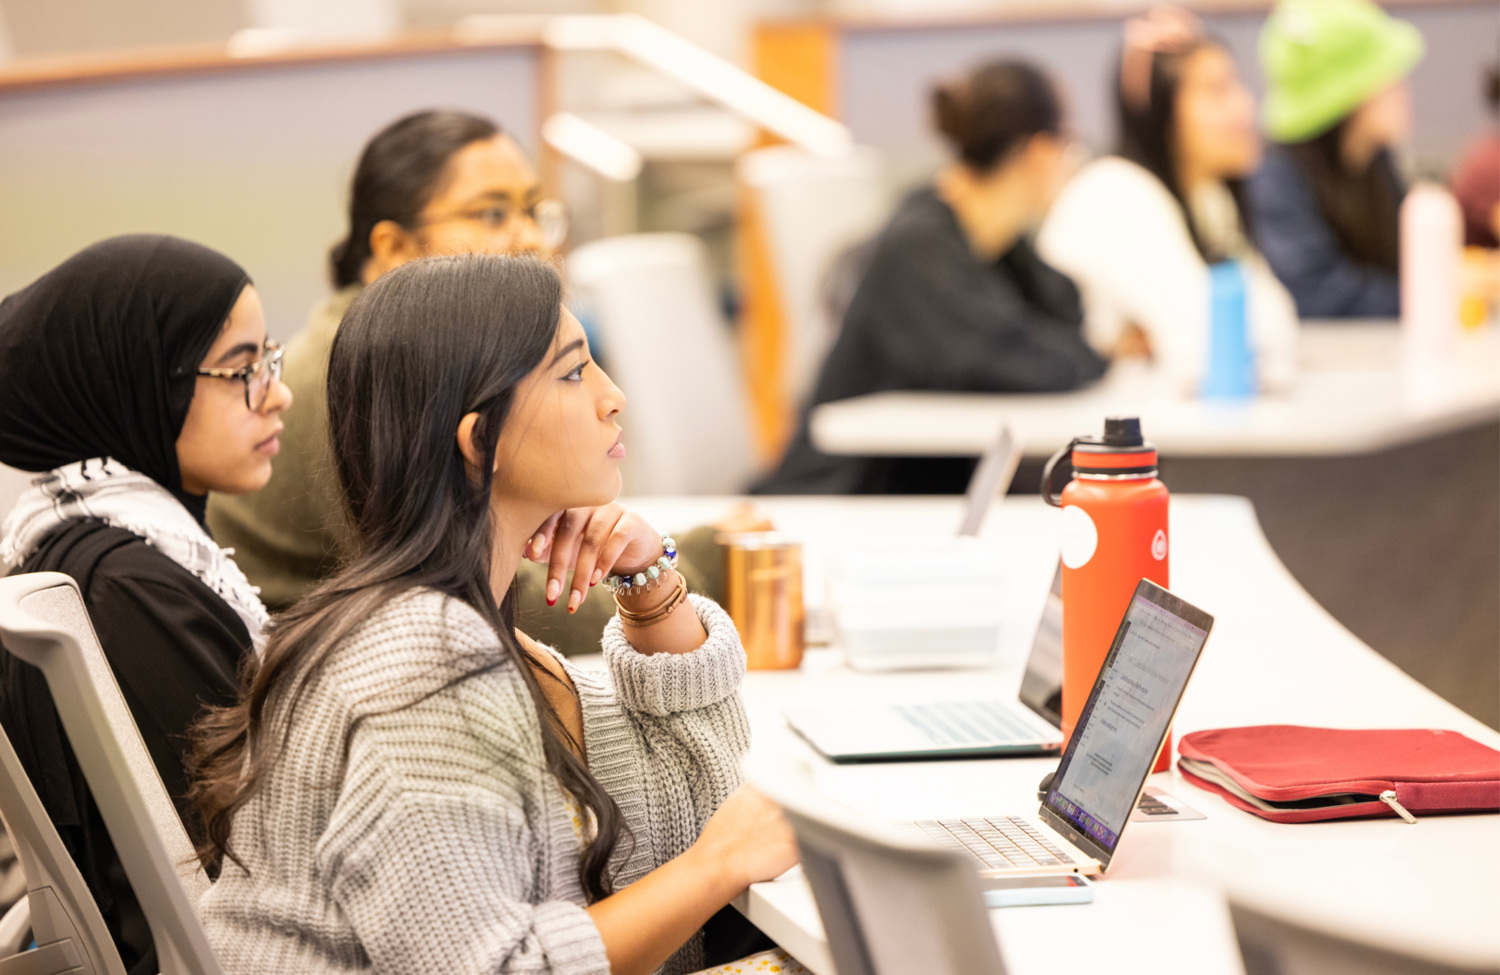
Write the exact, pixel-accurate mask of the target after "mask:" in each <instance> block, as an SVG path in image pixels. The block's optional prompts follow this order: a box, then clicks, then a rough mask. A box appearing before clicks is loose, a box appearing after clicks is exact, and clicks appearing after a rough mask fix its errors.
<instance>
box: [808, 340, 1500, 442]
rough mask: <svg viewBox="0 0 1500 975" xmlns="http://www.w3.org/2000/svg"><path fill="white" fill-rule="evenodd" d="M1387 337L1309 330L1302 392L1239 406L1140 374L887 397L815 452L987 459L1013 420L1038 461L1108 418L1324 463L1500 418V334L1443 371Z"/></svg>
mask: <svg viewBox="0 0 1500 975" xmlns="http://www.w3.org/2000/svg"><path fill="white" fill-rule="evenodd" d="M1400 340H1401V336H1400V334H1399V332H1398V330H1397V329H1396V327H1395V326H1394V325H1392V324H1358V325H1304V326H1303V329H1302V344H1301V353H1300V358H1301V360H1302V367H1301V372H1300V375H1299V377H1298V379H1297V382H1296V384H1295V386H1294V387H1293V388H1292V389H1290V390H1288V391H1287V392H1285V393H1283V394H1280V395H1274V396H1261V397H1257V398H1255V399H1252V400H1248V401H1245V402H1242V403H1233V402H1212V401H1206V400H1201V399H1190V398H1186V397H1184V396H1182V395H1181V394H1180V393H1179V391H1177V390H1176V389H1173V388H1172V387H1171V386H1170V385H1169V384H1166V383H1164V382H1163V381H1162V380H1161V378H1160V376H1158V375H1157V374H1156V373H1155V372H1154V371H1153V370H1151V369H1149V368H1146V367H1144V366H1142V365H1140V364H1132V363H1122V364H1120V365H1117V366H1115V367H1113V368H1112V369H1111V370H1110V371H1109V373H1108V374H1107V375H1106V376H1105V377H1104V379H1103V380H1102V381H1101V382H1099V383H1098V384H1097V385H1095V386H1092V387H1089V388H1088V389H1084V390H1080V391H1078V392H1074V393H1046V394H990V393H930V392H891V393H876V394H873V395H870V396H860V397H856V398H854V399H847V400H841V401H839V402H836V403H826V404H824V405H822V406H819V407H817V408H816V409H815V410H814V411H813V414H812V418H811V432H812V438H813V443H814V444H816V445H817V447H818V449H819V450H822V451H824V452H825V453H830V454H851V455H856V456H965V455H977V454H979V453H982V452H983V451H984V449H985V448H986V447H988V446H989V444H990V443H991V442H992V441H993V440H994V439H995V436H996V433H997V432H998V431H999V429H1000V424H1001V422H1002V421H1009V422H1010V423H1011V425H1012V427H1013V428H1014V429H1015V431H1016V432H1017V434H1018V435H1019V436H1020V438H1021V442H1022V443H1023V444H1024V445H1025V446H1026V450H1027V453H1029V454H1042V455H1046V454H1050V453H1052V452H1053V451H1054V450H1057V449H1059V448H1061V447H1063V446H1064V445H1066V444H1067V443H1068V441H1069V440H1070V439H1071V438H1072V437H1075V436H1079V435H1085V434H1087V435H1093V436H1098V435H1099V433H1100V432H1101V430H1102V426H1103V418H1104V417H1105V416H1106V415H1108V414H1112V413H1127V414H1134V415H1139V416H1140V417H1141V425H1142V429H1143V430H1144V431H1145V434H1146V439H1148V440H1150V441H1151V442H1152V443H1154V444H1156V446H1157V447H1158V448H1160V450H1161V452H1162V453H1163V454H1164V455H1173V456H1212V457H1231V456H1298V455H1304V456H1305V455H1314V456H1326V455H1337V454H1356V453H1366V452H1372V451H1376V450H1383V449H1387V448H1390V447H1397V446H1401V445H1403V444H1407V443H1411V442H1414V441H1417V440H1422V439H1426V438H1430V437H1434V436H1438V435H1440V434H1443V433H1450V432H1453V431H1455V430H1460V429H1463V428H1465V427H1468V426H1472V425H1475V424H1478V423H1482V422H1486V421H1494V420H1495V419H1497V418H1500V333H1497V331H1496V329H1495V328H1494V327H1493V326H1491V327H1488V328H1486V329H1483V330H1481V331H1479V332H1477V333H1471V334H1466V335H1464V336H1462V337H1461V341H1460V343H1459V346H1458V348H1457V349H1456V351H1455V353H1454V355H1453V356H1452V357H1451V358H1449V359H1446V360H1444V361H1436V362H1425V363H1421V364H1413V363H1411V362H1409V361H1403V358H1402V356H1401V341H1400Z"/></svg>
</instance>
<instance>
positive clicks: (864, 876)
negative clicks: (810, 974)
mask: <svg viewBox="0 0 1500 975" xmlns="http://www.w3.org/2000/svg"><path fill="white" fill-rule="evenodd" d="M749 772H750V781H751V783H752V784H753V785H754V786H755V787H756V788H758V789H760V790H761V791H762V792H764V793H765V794H766V795H767V796H769V797H770V798H771V799H772V800H773V801H775V802H776V803H777V804H778V805H780V806H781V808H782V811H783V812H785V814H786V817H787V820H788V821H789V822H790V823H791V825H792V829H793V830H795V831H796V834H797V846H798V847H799V848H800V849H801V851H802V870H803V873H805V874H806V875H807V882H808V884H809V885H810V886H811V887H812V892H813V899H814V900H815V901H816V902H817V905H818V914H819V915H820V916H821V917H822V919H823V930H824V932H825V933H826V934H827V936H828V948H829V951H830V953H831V954H832V955H833V964H834V967H835V968H837V969H838V972H839V975H902V973H906V972H922V973H923V975H1004V973H1005V964H1004V962H1003V961H1001V957H1000V948H999V945H998V943H997V942H996V940H995V930H994V928H993V927H992V926H991V924H990V918H989V911H988V909H987V908H986V907H985V903H984V895H983V894H982V893H981V892H980V889H979V874H978V873H977V871H976V870H975V869H974V866H973V861H972V860H970V859H969V858H968V857H966V856H964V854H963V853H961V852H960V851H957V850H950V849H946V848H944V847H940V846H938V845H937V844H935V843H933V842H932V841H931V840H928V839H927V838H926V837H924V836H922V835H920V834H917V833H915V832H913V833H911V834H908V833H907V832H905V831H902V830H898V829H896V828H895V827H893V826H889V825H886V824H884V823H879V822H875V821H873V820H870V819H867V818H865V817H863V816H861V815H859V814H858V813H856V812H854V811H853V810H851V809H848V808H847V807H844V806H841V805H839V804H837V803H835V802H832V801H831V800H829V799H826V798H824V797H823V796H821V795H819V794H818V793H817V791H816V790H815V789H814V788H813V787H812V785H811V784H810V783H809V782H808V781H807V780H806V778H805V777H804V776H803V775H801V774H799V773H798V772H797V771H795V770H794V769H792V768H791V767H790V766H788V765H780V766H778V765H775V764H773V763H770V762H762V763H759V764H754V765H752V766H751V768H750V769H749Z"/></svg>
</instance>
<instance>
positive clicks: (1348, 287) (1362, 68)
mask: <svg viewBox="0 0 1500 975" xmlns="http://www.w3.org/2000/svg"><path fill="white" fill-rule="evenodd" d="M1421 57H1422V36H1421V35H1420V34H1418V33H1417V30H1416V28H1415V27H1413V26H1411V25H1410V24H1407V23H1404V22H1402V21H1398V20H1393V19H1391V18H1390V17H1387V16H1386V15H1385V13H1384V12H1382V11H1381V9H1380V8H1379V7H1377V6H1375V5H1374V4H1373V3H1370V2H1369V0H1311V2H1308V0H1290V2H1286V0H1283V2H1282V3H1280V4H1278V5H1277V6H1276V9H1275V10H1273V11H1272V12H1271V16H1270V17H1269V18H1268V19H1267V20H1266V24H1265V27H1263V28H1262V30H1261V36H1260V59H1261V67H1262V69H1263V70H1264V71H1265V75H1266V86H1267V87H1266V132H1267V134H1268V135H1269V136H1270V137H1271V139H1273V140H1274V141H1275V142H1276V143H1277V145H1276V146H1275V147H1274V148H1273V149H1272V150H1271V151H1270V152H1269V153H1268V154H1267V155H1266V162H1265V165H1264V166H1262V167H1261V170H1260V172H1259V173H1257V174H1256V176H1255V178H1254V179H1253V180H1252V181H1251V184H1250V191H1251V192H1250V198H1251V201H1252V203H1253V205H1254V207H1255V222H1256V229H1257V231H1258V232H1259V234H1260V240H1261V245H1262V246H1263V247H1264V248H1265V251H1266V258H1267V259H1268V260H1269V261H1270V262H1271V266H1272V267H1274V268H1275V269H1276V273H1277V275H1279V276H1280V278H1281V280H1282V281H1283V282H1285V284H1286V286H1287V287H1288V288H1289V289H1290V290H1291V292H1292V296H1293V297H1294V298H1296V300H1297V311H1298V312H1299V313H1300V314H1301V315H1302V316H1303V317H1305V318H1344V317H1355V318H1394V317H1395V316H1396V315H1398V314H1400V312H1401V290H1400V277H1399V264H1400V251H1401V248H1400V233H1399V231H1400V209H1401V199H1402V197H1403V196H1404V195H1405V193H1406V188H1405V185H1404V184H1403V182H1402V179H1401V175H1400V173H1399V172H1398V171H1397V169H1396V162H1395V159H1394V158H1393V156H1392V150H1393V149H1395V148H1396V147H1397V146H1399V145H1401V144H1402V143H1403V142H1405V141H1406V138H1407V136H1408V135H1409V134H1410V132H1411V93H1410V91H1409V90H1408V88H1407V85H1406V76H1407V75H1408V74H1409V73H1410V72H1411V69H1412V68H1413V67H1415V66H1416V63H1417V62H1418V61H1419V60H1421Z"/></svg>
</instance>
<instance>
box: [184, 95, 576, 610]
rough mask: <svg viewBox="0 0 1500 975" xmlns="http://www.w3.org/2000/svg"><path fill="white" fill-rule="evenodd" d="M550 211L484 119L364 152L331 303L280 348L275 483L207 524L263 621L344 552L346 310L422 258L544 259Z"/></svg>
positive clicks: (377, 143)
mask: <svg viewBox="0 0 1500 975" xmlns="http://www.w3.org/2000/svg"><path fill="white" fill-rule="evenodd" d="M538 207H541V208H543V210H542V212H541V213H540V214H539V213H538V209H537V208H538ZM551 209H555V204H553V203H547V202H545V201H543V200H542V198H541V182H540V180H538V178H537V175H536V170H535V168H534V167H533V166H532V165H531V162H530V160H528V159H527V158H526V155H525V153H524V152H523V151H522V150H521V147H520V146H519V145H517V143H516V141H515V140H514V139H513V138H511V137H510V136H509V135H507V134H506V133H504V132H502V131H501V129H500V127H499V126H498V125H497V124H495V122H493V121H491V120H490V119H487V118H484V117H483V116H479V115H473V114H470V113H467V112H457V111H425V112H417V113H415V114H412V115H408V116H405V117H403V118H401V119H398V120H397V121H395V122H392V123H391V124H390V125H388V126H386V127H385V128H384V129H382V130H381V131H380V132H378V133H376V135H375V136H374V137H373V138H371V139H370V141H369V143H368V144H367V145H366V146H365V147H364V150H363V151H362V152H361V153H360V157H359V162H358V164H357V165H356V167H355V170H354V179H353V182H352V185H351V187H350V190H349V205H348V231H347V233H346V234H345V236H344V238H343V240H341V241H339V243H338V244H337V245H335V246H334V248H333V251H332V253H331V254H330V255H329V270H330V275H331V278H332V281H333V286H334V288H335V291H334V293H333V294H331V295H329V296H328V297H327V298H326V299H325V300H323V301H322V302H320V303H319V304H318V305H317V307H315V308H314V309H313V311H312V314H311V316H310V317H309V320H308V323H307V326H306V327H305V328H303V330H302V331H301V332H298V333H297V335H295V336H294V337H293V338H292V339H291V341H290V342H288V343H287V348H286V382H287V385H288V387H289V388H290V389H291V390H292V392H293V393H294V394H295V395H296V397H297V400H298V409H297V412H296V413H294V414H292V415H290V416H289V417H288V420H287V426H286V431H285V433H284V434H283V436H282V443H283V447H284V450H283V452H282V458H281V462H280V463H279V464H278V465H277V471H276V476H275V477H273V478H272V480H271V482H270V483H269V484H268V485H267V486H266V489H265V490H263V491H259V492H257V493H255V494H253V495H246V496H241V497H222V498H214V499H213V502H212V504H211V505H210V507H209V512H208V519H209V524H210V525H212V526H213V530H214V535H215V536H216V537H217V538H219V539H220V540H221V541H222V542H223V543H224V544H225V545H227V546H230V547H232V548H233V549H234V550H235V555H236V557H237V559H238V560H239V562H240V563H241V566H242V567H243V568H244V570H245V573H246V574H247V575H248V576H249V577H250V580H251V581H252V582H254V583H255V584H256V585H257V586H259V587H260V590H261V596H262V598H263V599H264V600H265V602H266V605H267V606H268V607H270V609H271V610H272V612H276V611H278V610H281V609H285V608H286V607H287V606H290V605H291V604H292V603H293V602H295V601H296V600H297V599H298V597H300V596H301V595H302V594H303V593H305V592H306V591H307V590H308V589H310V588H312V587H313V586H314V585H315V584H316V583H317V582H318V581H319V580H321V579H323V578H325V577H326V576H327V575H328V574H329V573H331V572H333V570H334V568H335V567H336V566H337V565H338V564H339V560H340V559H341V558H343V556H344V555H345V549H346V547H347V546H346V543H347V539H346V536H345V532H344V523H343V515H342V513H341V511H340V508H339V495H338V485H337V483H336V482H335V478H334V475H333V459H332V454H331V452H330V446H329V443H328V437H327V428H328V408H327V404H326V403H325V400H324V379H325V377H326V376H327V374H328V351H329V349H331V348H332V347H333V338H334V335H335V334H336V333H337V331H338V326H339V321H340V320H341V319H342V318H343V317H344V311H345V310H346V309H347V308H348V307H349V303H350V302H352V301H353V300H354V298H355V296H356V295H358V294H359V292H360V290H361V289H362V288H363V287H364V286H365V285H366V284H368V283H369V282H371V281H374V280H375V279H376V278H378V277H379V276H380V275H381V274H383V273H385V272H386V271H389V270H391V269H392V268H395V267H399V266H400V265H401V264H403V263H405V262H406V261H409V260H412V259H414V258H417V257H422V256H424V255H429V254H444V253H468V252H481V253H482V252H502V253H503V252H510V253H536V254H548V253H550V250H549V248H548V243H549V238H548V236H547V234H546V233H544V232H543V230H542V228H541V226H540V225H539V221H538V217H539V216H540V217H542V218H543V221H544V222H548V224H549V227H550V226H551V222H552V218H547V217H546V216H545V215H546V213H547V212H548V211H550V210H551Z"/></svg>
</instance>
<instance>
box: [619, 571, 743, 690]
mask: <svg viewBox="0 0 1500 975" xmlns="http://www.w3.org/2000/svg"><path fill="white" fill-rule="evenodd" d="M687 598H688V602H689V603H690V604H691V605H692V607H693V610H694V612H696V613H697V614H698V622H700V623H702V624H703V628H704V629H705V630H707V631H708V639H706V640H704V641H703V645H702V646H700V647H698V649H696V650H693V651H692V652H690V653H657V654H651V655H649V656H648V655H646V654H643V653H641V652H639V651H638V650H636V649H635V647H633V646H631V645H630V641H629V640H626V639H625V630H624V627H622V626H621V625H620V617H619V616H615V617H614V618H613V619H611V620H610V621H609V625H607V626H606V627H605V628H604V641H603V642H604V660H605V663H607V664H608V665H609V671H610V675H611V676H612V677H613V678H614V683H615V693H617V694H618V695H619V696H620V700H621V701H622V702H623V703H624V704H625V706H626V707H628V708H630V709H631V710H632V711H640V712H643V713H645V714H653V715H656V716H658V717H662V716H665V715H668V714H675V713H677V712H679V711H694V710H697V709H698V708H706V707H708V706H709V705H710V704H717V703H718V702H720V701H722V700H724V699H725V698H727V697H729V696H730V695H732V694H735V693H736V692H738V691H739V688H740V681H741V680H743V679H744V676H745V651H744V650H743V649H742V648H741V647H740V634H739V631H738V630H736V629H735V628H734V623H733V622H732V621H731V620H730V619H729V614H728V613H726V612H724V611H723V610H722V609H720V608H719V605H718V604H717V603H715V602H714V601H713V600H711V599H708V598H706V597H704V596H694V595H689V596H688V597H687Z"/></svg>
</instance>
